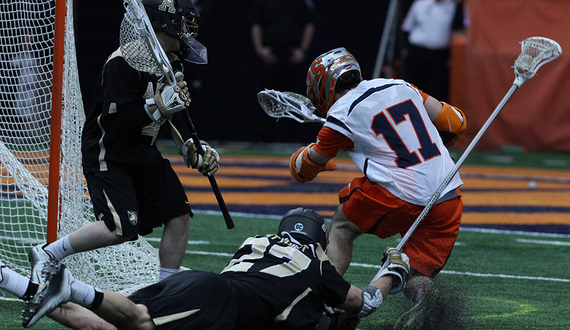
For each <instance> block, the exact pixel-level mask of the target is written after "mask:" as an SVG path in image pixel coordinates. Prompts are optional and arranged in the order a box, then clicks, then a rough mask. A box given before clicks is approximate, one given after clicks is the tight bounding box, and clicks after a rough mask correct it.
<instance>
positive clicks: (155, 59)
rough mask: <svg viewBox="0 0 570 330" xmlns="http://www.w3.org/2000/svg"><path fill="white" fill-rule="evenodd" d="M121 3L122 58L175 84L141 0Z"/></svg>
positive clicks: (219, 195) (219, 198) (187, 118)
mask: <svg viewBox="0 0 570 330" xmlns="http://www.w3.org/2000/svg"><path fill="white" fill-rule="evenodd" d="M123 5H124V7H125V10H126V12H125V17H124V18H123V21H122V23H121V30H120V45H121V46H120V49H121V53H122V55H123V58H124V59H125V61H127V63H128V64H129V65H130V66H131V67H133V68H134V69H136V70H138V71H142V72H148V73H151V74H154V75H156V76H162V77H163V78H164V79H165V80H166V82H167V83H168V84H169V85H170V86H174V85H175V84H176V83H177V81H176V78H175V75H174V72H173V70H172V66H171V65H170V61H169V60H168V57H166V54H165V53H164V50H163V49H162V47H161V46H160V43H159V42H158V39H157V38H156V34H155V33H154V30H153V28H152V25H151V23H150V20H149V18H148V15H147V14H146V11H145V9H144V6H143V4H142V2H141V1H140V0H125V1H124V3H123ZM185 111H186V116H185V117H184V119H185V121H186V124H187V125H188V128H189V130H190V132H191V135H192V139H193V140H194V145H195V146H196V150H197V151H198V153H199V154H200V155H202V156H203V155H204V149H203V148H202V145H201V143H200V139H199V138H198V134H197V133H196V130H195V128H194V124H193V123H192V121H191V120H190V114H189V112H188V108H186V109H185ZM208 180H210V185H211V186H212V190H213V191H214V195H215V196H216V199H217V201H218V205H219V206H220V209H221V211H222V214H223V216H224V220H225V221H226V226H227V227H228V229H232V228H234V227H235V225H234V222H233V220H232V218H231V216H230V213H229V212H228V208H227V206H226V203H225V202H224V199H223V197H222V193H221V192H220V188H219V187H218V183H217V182H216V179H215V178H214V176H213V175H211V176H208Z"/></svg>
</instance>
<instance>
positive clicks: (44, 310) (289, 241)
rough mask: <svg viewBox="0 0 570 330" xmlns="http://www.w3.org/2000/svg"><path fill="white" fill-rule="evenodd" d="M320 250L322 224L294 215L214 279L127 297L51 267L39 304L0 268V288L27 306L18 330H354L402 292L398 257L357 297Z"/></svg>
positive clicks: (404, 264) (248, 244)
mask: <svg viewBox="0 0 570 330" xmlns="http://www.w3.org/2000/svg"><path fill="white" fill-rule="evenodd" d="M326 246H327V225H326V223H325V220H324V219H323V218H322V217H321V216H320V215H319V214H317V213H316V212H314V211H312V210H309V209H303V208H297V209H294V210H291V211H289V212H288V213H287V214H285V216H284V217H283V219H282V220H281V222H280V224H279V229H278V233H277V234H270V235H266V236H254V237H250V238H248V239H246V240H245V241H244V243H243V244H242V245H241V247H240V248H239V250H238V251H237V253H236V254H235V255H234V256H233V258H232V259H231V260H230V262H229V263H228V265H227V266H226V268H225V269H224V270H223V271H222V272H221V273H220V274H216V273H211V272H201V271H193V270H191V271H184V272H181V273H179V274H175V275H172V276H170V277H168V278H166V279H164V280H162V281H160V282H158V283H156V284H154V285H150V286H148V287H146V288H143V289H141V290H139V291H137V292H135V293H134V294H132V295H131V296H129V297H125V296H123V295H121V294H119V293H116V292H112V291H108V290H99V289H96V288H94V287H92V286H90V285H87V284H85V283H82V282H81V281H79V280H76V279H74V278H73V276H72V275H71V272H70V271H69V269H67V268H66V267H65V266H64V265H63V264H61V263H59V262H58V261H55V260H54V261H51V262H50V263H49V264H48V267H46V269H44V273H45V275H46V283H45V285H44V286H43V288H42V289H41V290H40V291H39V292H38V293H37V294H35V295H34V292H35V291H36V290H37V289H38V285H37V284H35V283H31V282H29V281H28V279H27V278H25V277H23V276H21V275H18V274H16V273H14V272H13V271H11V270H10V269H8V268H6V267H5V266H3V264H2V268H1V271H2V273H1V274H2V278H0V288H4V289H6V290H8V291H10V292H12V293H14V294H15V295H17V296H18V297H20V298H22V299H29V298H31V297H32V296H33V298H31V300H29V302H28V304H27V306H26V308H25V311H24V314H23V316H22V324H23V325H24V326H25V327H31V326H32V325H34V324H35V323H36V322H37V321H38V320H39V319H40V318H42V317H43V316H44V315H46V314H49V313H51V314H50V315H49V316H50V317H52V318H53V319H55V320H56V321H58V322H60V323H62V324H64V325H67V326H69V327H71V328H75V329H79V328H81V329H86V328H91V329H93V328H97V327H99V329H114V327H112V326H111V325H110V324H112V325H114V326H115V327H117V328H119V329H125V328H128V329H179V328H185V329H201V330H205V329H248V330H254V329H263V330H267V329H315V328H316V327H317V326H319V324H320V326H319V328H318V329H341V328H342V327H340V325H339V324H338V323H336V322H337V321H338V314H337V315H334V316H333V317H334V320H331V317H330V316H329V317H323V315H324V312H325V305H326V306H331V307H336V308H339V309H342V310H344V311H346V313H345V314H344V315H343V316H344V320H343V322H344V328H345V329H349V328H352V329H354V328H355V327H356V324H357V323H358V320H359V318H363V317H366V316H368V315H370V314H371V313H373V312H374V311H376V310H377V309H378V307H379V306H380V305H381V304H382V302H383V300H384V299H385V297H386V296H387V295H388V294H389V293H397V292H399V291H400V290H402V288H403V287H404V286H405V283H406V277H407V274H408V271H409V262H408V258H407V256H406V255H405V254H403V253H400V252H398V250H396V249H395V248H391V247H389V248H387V249H386V250H385V252H384V256H385V258H387V260H388V263H389V266H388V267H387V268H386V270H385V271H384V274H383V276H382V277H380V279H379V280H378V281H376V282H374V283H372V284H371V285H369V286H367V287H366V288H364V289H363V290H361V289H359V288H357V287H355V286H353V285H351V284H350V283H348V282H347V281H345V280H344V279H343V278H342V276H340V275H339V274H338V273H337V272H336V270H335V268H334V267H333V266H332V265H331V264H330V262H329V261H328V259H327V257H326V254H325V248H326ZM66 302H71V303H67V304H65V305H64V306H63V308H65V309H66V311H64V312H60V311H58V310H55V309H56V308H58V307H59V306H61V304H64V303H66ZM81 306H83V307H81ZM84 307H85V308H84ZM54 310H55V311H54ZM90 310H92V311H93V312H94V313H95V314H97V315H98V316H99V317H101V318H102V319H104V320H106V321H107V322H108V323H110V324H105V323H104V322H103V321H102V320H97V319H96V317H95V314H93V312H91V311H90ZM52 311H53V312H52ZM96 321H97V324H93V325H89V324H86V323H89V322H96Z"/></svg>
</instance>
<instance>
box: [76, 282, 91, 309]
mask: <svg viewBox="0 0 570 330" xmlns="http://www.w3.org/2000/svg"><path fill="white" fill-rule="evenodd" d="M96 290H97V289H95V287H93V286H91V285H89V284H86V283H83V282H81V281H79V280H75V281H73V283H71V301H72V302H74V303H76V304H78V305H81V306H83V307H89V306H91V304H92V303H93V299H95V291H96Z"/></svg>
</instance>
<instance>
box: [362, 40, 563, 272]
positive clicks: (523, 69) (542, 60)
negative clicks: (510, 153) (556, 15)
mask: <svg viewBox="0 0 570 330" xmlns="http://www.w3.org/2000/svg"><path fill="white" fill-rule="evenodd" d="M520 44H521V54H520V55H519V56H518V57H517V59H516V60H515V64H514V66H513V68H514V72H515V80H514V82H513V85H512V86H511V88H510V89H509V91H508V92H507V94H505V96H504V97H503V99H502V100H501V102H500V103H499V105H497V107H496V108H495V110H494V111H493V112H492V113H491V115H490V116H489V118H488V119H487V121H486V122H485V124H484V125H483V126H482V127H481V129H480V130H479V132H478V133H477V135H476V136H475V137H474V138H473V140H472V141H471V143H470V144H469V146H468V147H467V149H465V151H464V152H463V154H462V155H461V157H460V158H459V160H458V161H457V162H456V163H455V166H454V167H453V168H452V169H451V172H449V174H448V175H447V177H445V179H444V180H443V182H442V183H441V184H440V186H439V188H438V189H437V190H436V191H435V193H434V195H433V196H432V198H431V199H430V200H429V202H428V204H427V205H426V206H425V207H424V209H423V210H422V212H421V213H420V215H419V216H418V217H417V218H416V220H415V221H414V223H413V224H412V226H410V228H409V229H408V231H407V232H406V234H405V235H404V237H402V240H401V241H400V242H399V243H398V245H397V246H396V248H397V249H398V251H402V248H403V247H404V245H405V244H406V243H407V242H408V240H409V239H410V236H412V234H413V233H414V231H415V230H416V228H417V227H418V226H419V224H420V223H421V222H422V220H423V219H424V218H425V216H426V215H427V213H428V212H429V211H430V210H431V208H432V207H433V206H434V205H435V203H436V202H437V200H438V199H439V197H440V195H441V193H442V192H443V190H444V189H445V188H446V187H447V185H448V184H449V182H450V181H451V179H452V178H453V176H454V175H455V174H456V173H457V171H458V170H459V168H460V167H461V165H462V164H463V162H464V161H465V159H466V158H467V156H468V155H469V154H470V153H471V151H472V150H473V148H475V145H477V143H478V142H479V140H480V139H481V137H482V136H483V134H485V132H486V131H487V129H488V128H489V126H490V125H491V123H493V121H494V120H495V118H496V117H497V115H499V113H500V112H501V110H502V109H503V107H504V106H505V104H506V103H507V102H508V101H509V99H510V98H511V96H512V95H513V93H514V92H515V91H516V90H517V89H518V88H519V87H520V86H522V84H524V83H525V82H526V81H527V80H529V79H531V78H532V77H534V76H535V75H536V71H538V68H540V67H541V66H542V65H544V64H546V63H548V62H550V61H552V60H554V59H556V58H557V57H558V56H560V54H562V48H561V47H560V45H559V44H558V43H557V42H556V41H554V40H551V39H548V38H544V37H531V38H527V39H525V40H523V41H521V42H520ZM387 267H388V262H385V263H384V264H383V265H382V268H380V270H379V271H378V273H377V274H376V276H374V279H373V280H372V282H375V281H377V280H378V279H379V278H380V277H381V274H382V272H383V271H384V270H385V269H386V268H387Z"/></svg>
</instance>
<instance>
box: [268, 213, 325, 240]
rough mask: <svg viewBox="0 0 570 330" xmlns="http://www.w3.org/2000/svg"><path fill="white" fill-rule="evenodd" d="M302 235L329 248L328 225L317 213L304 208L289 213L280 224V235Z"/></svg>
mask: <svg viewBox="0 0 570 330" xmlns="http://www.w3.org/2000/svg"><path fill="white" fill-rule="evenodd" d="M282 232H287V233H290V234H300V235H303V236H305V237H307V238H309V239H310V240H311V241H313V242H314V243H319V244H321V246H322V247H323V249H326V247H327V243H328V240H327V233H328V231H327V224H326V222H325V219H324V218H323V217H322V216H320V215H319V214H318V213H317V212H315V211H313V210H310V209H304V208H302V207H299V208H296V209H293V210H291V211H289V212H287V213H286V214H285V215H284V216H283V219H282V220H281V223H280V224H279V229H278V233H279V234H280V233H282Z"/></svg>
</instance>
